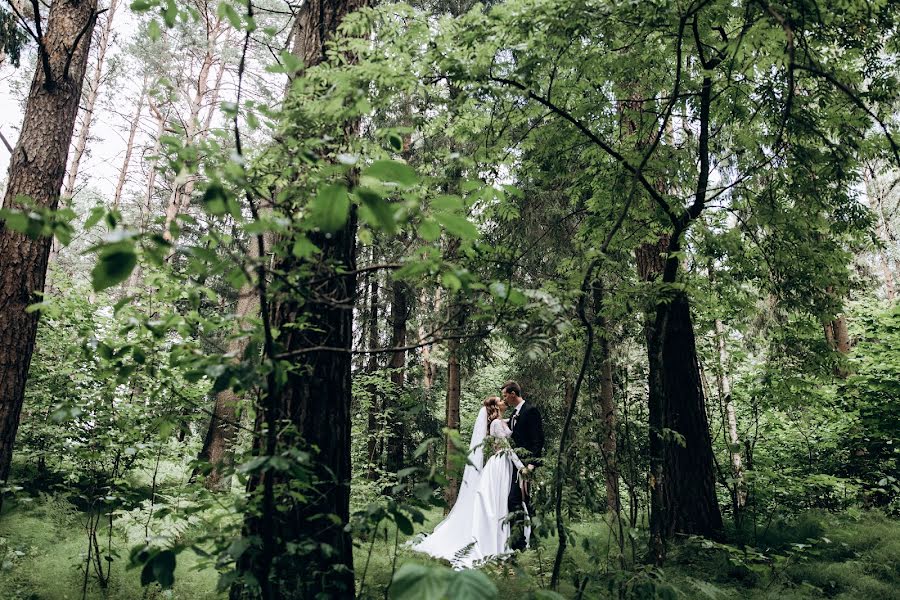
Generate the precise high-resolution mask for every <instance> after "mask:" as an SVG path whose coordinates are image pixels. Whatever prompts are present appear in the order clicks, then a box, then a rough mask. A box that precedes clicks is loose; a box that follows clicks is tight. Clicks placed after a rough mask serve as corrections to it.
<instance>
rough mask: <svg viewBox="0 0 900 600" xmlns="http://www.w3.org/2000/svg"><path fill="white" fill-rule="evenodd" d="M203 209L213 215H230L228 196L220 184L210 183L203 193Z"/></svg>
mask: <svg viewBox="0 0 900 600" xmlns="http://www.w3.org/2000/svg"><path fill="white" fill-rule="evenodd" d="M202 202H203V208H204V209H206V212H208V213H209V214H211V215H216V216H222V215H224V214H227V213H228V196H227V194H226V193H225V188H224V187H222V184H220V183H215V182H213V183H210V184H209V185H208V186H207V187H206V191H205V192H203V200H202Z"/></svg>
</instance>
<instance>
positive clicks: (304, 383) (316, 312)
mask: <svg viewBox="0 0 900 600" xmlns="http://www.w3.org/2000/svg"><path fill="white" fill-rule="evenodd" d="M365 4H366V2H365V0H308V1H307V2H305V3H304V4H303V5H302V7H301V8H300V10H299V13H298V15H297V19H296V21H295V23H294V33H293V34H292V37H293V39H294V42H295V43H294V53H295V55H296V56H297V57H298V58H299V59H300V61H301V63H302V64H304V65H306V66H312V65H315V64H318V63H320V62H322V60H324V58H325V44H326V42H327V41H328V39H329V38H330V37H331V36H333V35H334V33H335V31H336V30H337V27H338V25H339V24H340V22H341V20H342V19H343V18H344V16H346V15H347V14H348V13H350V12H352V11H354V10H356V9H357V8H360V7H362V6H364V5H365ZM348 129H350V128H348ZM351 135H352V133H351ZM356 225H357V217H356V211H355V208H351V211H350V215H349V218H348V220H347V223H346V224H345V225H344V227H343V228H341V229H340V230H338V231H336V232H334V233H332V234H328V235H326V234H324V233H320V232H312V233H311V234H310V235H309V239H310V241H311V242H312V243H313V244H315V245H316V246H317V247H318V248H319V249H320V254H319V255H318V256H317V258H316V262H315V263H314V264H311V265H309V264H304V263H303V262H302V261H301V259H298V258H295V257H294V256H293V255H291V254H288V253H284V254H281V253H278V254H276V256H275V265H274V270H275V271H278V272H284V273H292V272H295V271H299V270H300V269H301V268H302V269H306V268H309V269H310V270H311V273H310V277H312V278H314V279H315V280H316V281H317V283H316V285H315V287H314V288H313V287H312V286H306V285H305V284H304V281H299V282H298V285H299V287H300V289H299V290H294V289H291V290H287V291H286V292H285V293H277V295H275V296H274V297H273V298H272V302H271V306H270V309H269V314H268V315H266V317H268V318H269V320H270V323H271V326H272V328H273V329H276V330H278V331H279V332H280V334H279V337H278V339H277V346H276V349H275V351H276V352H278V353H292V352H298V351H299V353H298V354H296V356H298V357H299V358H297V359H295V366H296V368H295V369H292V370H291V371H290V372H289V373H288V375H287V380H286V381H285V382H284V383H283V384H279V385H272V382H270V387H269V389H270V391H273V392H274V393H275V395H273V396H271V397H267V398H266V399H265V403H266V406H265V410H264V411H263V414H264V418H265V420H264V422H258V423H257V426H258V427H259V429H258V434H259V435H260V437H259V438H258V439H260V440H263V439H264V442H263V443H264V444H265V446H264V447H263V448H260V449H259V451H260V452H261V453H263V454H265V455H268V456H272V455H275V454H279V453H281V452H284V451H290V450H293V449H297V448H302V449H310V450H312V449H315V452H314V456H313V462H312V469H313V471H314V474H315V477H316V479H317V483H315V484H314V486H315V490H313V491H311V492H309V493H307V494H306V495H305V497H304V498H303V499H302V500H300V499H295V498H293V497H291V496H289V495H279V496H277V497H276V496H275V495H274V494H275V490H277V489H281V488H282V487H285V486H290V484H291V481H292V478H291V476H290V474H288V473H282V472H278V471H273V470H270V471H267V472H266V475H265V477H260V475H258V474H257V475H254V476H253V477H251V479H250V482H249V486H250V489H251V490H255V489H258V488H262V491H263V494H262V497H263V506H262V508H261V512H260V513H259V514H249V513H248V515H247V517H246V520H245V535H247V536H248V537H250V538H252V539H258V540H260V542H259V549H258V551H248V552H247V553H245V555H244V556H242V559H241V561H240V564H239V565H238V568H239V570H240V571H242V572H244V573H248V574H250V575H252V576H253V577H255V579H256V580H257V581H258V582H259V583H260V585H261V586H263V591H262V595H263V597H267V598H280V599H286V600H293V599H301V598H316V597H321V598H353V597H354V595H355V594H354V587H355V584H354V577H353V543H352V539H351V537H350V534H349V532H348V531H347V530H346V528H345V526H346V524H347V523H348V521H349V518H350V400H351V381H350V368H351V354H350V347H351V344H352V342H353V305H354V302H355V298H354V296H355V294H356V276H355V274H354V271H355V269H356ZM339 272H343V273H344V274H338V273H339ZM301 322H302V323H304V325H305V327H303V328H297V327H291V326H290V325H291V324H294V323H301ZM316 347H329V348H340V349H343V350H344V351H309V349H311V348H316ZM282 423H290V424H291V425H292V426H293V429H294V431H295V432H296V436H294V435H291V434H290V433H284V434H282V435H281V436H280V437H279V434H278V431H283V428H282V427H281V425H280V424H282ZM276 427H277V429H276ZM276 507H277V508H276ZM287 545H291V546H298V547H300V548H303V550H302V553H301V551H299V550H294V551H292V552H288V551H287ZM307 545H309V546H310V547H309V551H308V552H306V550H305V548H306V547H307ZM251 594H252V592H251V591H250V590H248V589H246V588H244V587H243V586H240V585H235V586H233V587H232V590H231V597H232V598H241V597H245V596H247V595H251Z"/></svg>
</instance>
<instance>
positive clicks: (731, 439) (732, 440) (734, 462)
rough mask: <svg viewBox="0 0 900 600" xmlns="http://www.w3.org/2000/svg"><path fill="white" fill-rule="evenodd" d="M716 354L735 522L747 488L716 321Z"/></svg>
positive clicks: (722, 341)
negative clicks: (729, 460)
mask: <svg viewBox="0 0 900 600" xmlns="http://www.w3.org/2000/svg"><path fill="white" fill-rule="evenodd" d="M715 327H716V352H717V354H718V368H717V369H716V387H717V388H718V392H719V404H720V406H721V407H722V411H723V412H724V414H725V424H726V426H727V427H726V430H727V432H728V444H729V446H730V447H729V448H728V455H729V456H730V457H731V476H732V478H733V479H734V505H735V506H734V508H735V520H739V516H738V514H737V511H739V510H740V509H742V508H744V505H745V504H746V503H747V488H746V486H745V485H744V465H743V464H742V460H741V448H742V444H741V438H740V436H739V435H738V427H737V415H736V414H735V411H734V402H733V401H732V399H731V376H730V375H729V372H728V353H727V350H726V348H725V325H724V324H723V323H722V320H721V319H716V323H715Z"/></svg>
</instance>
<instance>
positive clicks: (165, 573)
mask: <svg viewBox="0 0 900 600" xmlns="http://www.w3.org/2000/svg"><path fill="white" fill-rule="evenodd" d="M152 564H153V577H154V578H155V579H156V581H158V582H159V585H160V586H162V588H163V589H168V588H170V587H172V584H173V583H175V553H174V552H172V551H171V550H163V551H162V552H160V553H159V554H157V555H156V556H155V557H154V558H153V562H152Z"/></svg>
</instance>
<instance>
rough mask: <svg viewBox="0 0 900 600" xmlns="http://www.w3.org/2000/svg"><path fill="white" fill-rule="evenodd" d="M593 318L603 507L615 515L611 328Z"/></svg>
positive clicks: (597, 301)
mask: <svg viewBox="0 0 900 600" xmlns="http://www.w3.org/2000/svg"><path fill="white" fill-rule="evenodd" d="M602 285H603V284H602V282H598V284H597V287H595V288H594V294H595V302H594V306H595V308H596V309H599V308H600V307H601V304H602V302H601V300H602V295H603V290H602V287H601V286H602ZM596 321H597V333H598V336H597V354H598V358H599V359H600V411H601V412H602V413H603V417H602V421H601V423H602V425H601V427H602V433H601V435H602V439H601V442H600V450H601V452H602V453H603V463H604V467H605V469H606V473H605V474H606V510H607V512H610V513H613V514H615V515H618V514H619V510H620V509H621V500H620V498H619V462H618V456H617V449H616V402H615V396H614V390H613V377H612V356H611V355H610V347H609V338H610V335H611V333H612V332H611V331H610V329H609V324H608V323H607V322H606V317H604V316H603V315H602V314H600V313H598V314H597V315H596Z"/></svg>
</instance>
